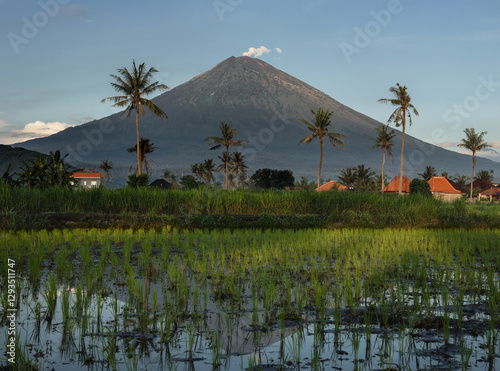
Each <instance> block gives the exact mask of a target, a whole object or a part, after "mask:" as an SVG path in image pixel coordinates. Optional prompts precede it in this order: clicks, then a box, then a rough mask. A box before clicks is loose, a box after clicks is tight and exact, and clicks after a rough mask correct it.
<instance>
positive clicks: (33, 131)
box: [12, 121, 73, 141]
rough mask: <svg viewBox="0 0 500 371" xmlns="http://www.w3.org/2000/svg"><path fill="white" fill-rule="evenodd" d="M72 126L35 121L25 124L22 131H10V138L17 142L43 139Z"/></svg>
mask: <svg viewBox="0 0 500 371" xmlns="http://www.w3.org/2000/svg"><path fill="white" fill-rule="evenodd" d="M71 126H73V125H68V124H65V123H63V122H47V123H45V122H42V121H35V122H30V123H29V124H26V125H25V126H24V128H23V129H14V130H12V137H15V138H17V139H18V141H25V140H30V139H35V138H43V137H47V136H49V135H52V134H55V133H58V132H60V131H62V130H64V129H67V128H69V127H71Z"/></svg>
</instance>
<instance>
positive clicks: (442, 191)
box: [429, 176, 462, 201]
mask: <svg viewBox="0 0 500 371" xmlns="http://www.w3.org/2000/svg"><path fill="white" fill-rule="evenodd" d="M429 185H430V186H431V193H432V195H433V196H434V198H437V199H440V200H443V201H453V200H456V199H457V198H460V197H462V192H460V191H459V190H457V189H455V188H454V187H453V186H452V185H451V183H450V182H449V181H448V179H446V178H445V177H444V176H434V177H432V178H431V179H429Z"/></svg>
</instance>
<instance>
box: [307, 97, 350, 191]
mask: <svg viewBox="0 0 500 371" xmlns="http://www.w3.org/2000/svg"><path fill="white" fill-rule="evenodd" d="M311 113H312V114H313V115H314V121H313V122H309V121H306V120H304V119H301V118H299V119H297V120H299V121H302V122H303V123H304V124H306V125H307V129H308V130H309V131H310V132H311V134H309V135H308V136H307V137H305V138H303V139H302V140H301V141H300V142H299V144H300V143H305V144H309V143H311V141H312V140H313V139H314V138H318V139H319V148H320V156H319V169H318V188H319V186H320V185H321V184H320V178H321V166H322V164H323V141H324V140H325V138H327V139H328V140H329V141H330V143H331V145H332V146H333V147H334V148H336V149H338V148H337V146H340V147H342V149H345V148H344V142H343V141H342V138H346V137H347V136H346V135H344V134H339V133H332V132H330V125H331V123H332V121H331V116H332V113H331V112H330V111H328V110H326V111H323V108H321V107H319V108H318V111H316V112H315V111H314V110H311Z"/></svg>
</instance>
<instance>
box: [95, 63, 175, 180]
mask: <svg viewBox="0 0 500 371" xmlns="http://www.w3.org/2000/svg"><path fill="white" fill-rule="evenodd" d="M156 72H158V70H156V69H154V68H149V69H148V68H147V67H146V64H145V63H141V64H140V65H139V67H137V66H136V65H135V61H133V63H132V71H130V72H129V71H128V70H127V69H126V68H125V67H122V68H120V69H118V75H119V76H117V75H111V77H112V78H114V79H115V81H116V82H113V83H111V86H113V88H114V89H115V90H116V91H117V92H118V93H121V94H123V95H120V96H116V97H109V98H104V99H103V100H102V101H101V102H105V101H107V100H110V101H112V102H114V103H115V104H113V107H115V106H116V107H126V109H125V112H126V113H127V117H130V114H131V112H132V111H134V110H135V127H136V132H137V143H136V145H135V148H136V151H137V160H136V161H137V175H140V174H142V165H143V162H142V161H141V157H140V146H141V145H140V137H139V113H140V114H141V115H143V116H144V107H146V108H147V109H148V110H149V111H151V112H152V113H153V114H154V115H155V116H156V117H159V118H160V119H163V118H166V119H168V116H167V114H166V113H165V112H163V111H162V109H161V108H160V107H158V106H157V105H156V104H154V103H153V102H152V101H150V100H149V99H146V98H144V96H146V95H149V94H151V93H154V92H156V91H162V90H167V89H168V86H166V85H164V84H160V83H159V82H158V81H156V82H153V83H152V82H151V78H152V77H153V75H154V74H155V73H156Z"/></svg>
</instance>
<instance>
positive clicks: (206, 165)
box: [201, 158, 217, 184]
mask: <svg viewBox="0 0 500 371" xmlns="http://www.w3.org/2000/svg"><path fill="white" fill-rule="evenodd" d="M201 166H202V170H203V180H204V182H205V184H210V183H211V182H212V181H214V180H215V175H214V173H215V172H216V171H217V170H216V168H215V163H214V160H213V159H211V158H209V159H206V160H205V161H204V162H203V163H202V164H201Z"/></svg>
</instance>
